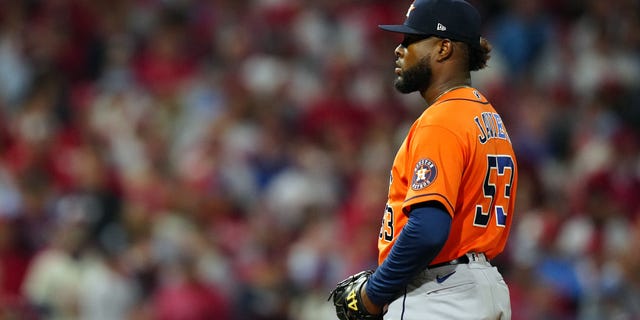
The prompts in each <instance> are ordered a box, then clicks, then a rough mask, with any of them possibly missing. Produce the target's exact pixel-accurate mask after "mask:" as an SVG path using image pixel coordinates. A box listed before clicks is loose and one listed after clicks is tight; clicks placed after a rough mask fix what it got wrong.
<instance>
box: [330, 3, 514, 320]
mask: <svg viewBox="0 0 640 320" xmlns="http://www.w3.org/2000/svg"><path fill="white" fill-rule="evenodd" d="M379 27H380V28H381V29H383V30H386V31H391V32H397V33H401V34H403V35H404V38H403V41H402V43H401V44H400V45H398V47H396V49H395V56H396V68H395V73H396V75H397V78H396V79H395V87H396V89H397V90H398V91H399V92H401V93H411V92H414V91H418V92H419V93H420V94H421V95H422V97H423V98H424V100H425V102H426V108H425V111H424V112H423V113H422V115H421V116H420V117H419V118H418V119H417V120H416V121H415V122H414V123H413V125H412V126H411V129H410V130H409V133H408V134H407V137H406V138H405V140H404V142H403V143H402V145H401V146H400V149H399V150H398V152H397V154H396V157H395V160H394V162H393V167H392V169H391V178H390V186H389V195H388V200H387V205H386V208H385V210H384V214H383V219H382V226H381V229H380V234H379V239H378V249H379V259H378V260H379V261H378V262H379V266H378V268H377V269H376V270H375V272H373V271H370V272H362V273H360V274H357V275H354V276H352V277H350V278H349V279H346V280H345V281H343V282H341V283H340V284H338V287H337V288H336V289H335V290H334V291H333V292H332V297H333V302H334V304H335V306H336V311H337V314H338V317H339V318H340V319H343V320H344V319H385V320H409V319H510V317H511V307H510V300H509V289H508V287H507V284H506V283H505V281H504V280H503V278H502V276H501V274H500V273H499V272H498V270H497V269H496V268H495V267H493V266H492V265H491V264H490V260H491V259H492V258H494V257H495V256H497V255H498V254H500V253H501V252H502V250H503V249H504V247H505V243H506V241H507V237H508V235H509V230H510V228H511V223H512V220H513V215H514V204H515V197H516V188H517V181H518V178H517V177H518V175H517V173H518V171H517V165H516V157H515V154H514V152H513V148H512V145H511V140H510V139H509V135H508V133H507V127H506V125H505V123H504V122H503V121H502V118H501V117H500V115H499V114H498V112H496V110H495V109H494V108H493V107H492V106H491V104H490V103H489V102H488V101H487V99H486V98H485V97H484V96H483V95H482V94H481V93H480V92H479V91H478V90H476V89H475V88H473V87H472V86H471V77H470V72H471V71H476V70H480V69H482V68H484V67H485V66H486V63H487V61H488V59H489V52H490V51H491V46H490V45H489V43H488V41H487V40H486V39H484V38H482V37H481V36H480V34H479V31H480V16H479V13H478V12H477V11H476V9H475V8H474V7H473V6H471V5H470V4H469V3H467V2H465V1H462V0H415V1H414V2H413V3H412V4H411V5H410V6H409V8H408V10H407V14H406V20H405V22H404V24H402V25H381V26H379ZM330 297H331V296H330Z"/></svg>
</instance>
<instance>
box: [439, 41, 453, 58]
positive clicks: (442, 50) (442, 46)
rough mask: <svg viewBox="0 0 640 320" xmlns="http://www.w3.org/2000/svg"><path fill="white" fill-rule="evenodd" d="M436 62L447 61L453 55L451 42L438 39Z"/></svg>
mask: <svg viewBox="0 0 640 320" xmlns="http://www.w3.org/2000/svg"><path fill="white" fill-rule="evenodd" d="M437 49H438V62H442V61H444V60H447V59H449V58H450V57H451V55H453V41H451V40H449V39H440V41H439V42H438V48H437Z"/></svg>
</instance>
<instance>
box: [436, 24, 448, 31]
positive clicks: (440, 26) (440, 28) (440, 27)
mask: <svg viewBox="0 0 640 320" xmlns="http://www.w3.org/2000/svg"><path fill="white" fill-rule="evenodd" d="M436 30H438V31H447V27H445V26H443V25H442V23H440V22H438V25H437V26H436Z"/></svg>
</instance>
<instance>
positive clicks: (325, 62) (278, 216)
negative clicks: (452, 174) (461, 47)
mask: <svg viewBox="0 0 640 320" xmlns="http://www.w3.org/2000/svg"><path fill="white" fill-rule="evenodd" d="M472 3H474V5H476V6H477V8H478V9H479V11H480V12H481V14H482V16H483V20H484V30H483V34H484V36H485V37H486V38H488V39H489V41H490V42H491V43H492V44H493V51H492V58H491V60H490V62H489V67H488V68H487V69H485V70H483V71H480V72H478V73H474V74H473V83H474V85H475V86H476V87H477V88H479V89H480V90H481V91H482V92H483V93H484V94H485V95H486V96H487V97H489V99H490V100H491V101H492V102H493V104H494V106H495V107H496V109H497V110H498V111H499V112H500V113H501V114H502V115H503V119H504V120H505V123H506V125H507V128H508V130H509V133H510V136H511V139H512V141H513V143H514V146H515V149H516V153H517V156H518V162H519V165H520V188H519V190H518V203H517V210H516V212H515V213H513V214H514V226H513V229H512V233H511V236H510V241H509V244H508V247H507V249H506V251H505V252H504V253H503V254H502V255H501V256H499V257H498V258H497V259H495V260H494V261H493V263H494V264H495V265H496V266H497V267H498V268H499V269H500V270H501V271H502V272H503V274H504V275H505V278H506V279H507V282H508V283H509V285H510V288H511V298H512V308H513V319H514V320H529V319H551V320H554V319H587V320H591V319H594V320H595V319H622V320H626V319H640V254H638V253H640V139H639V138H640V1H638V0H608V1H600V0H587V1H576V0H561V1H553V0H545V1H536V0H521V1H517V0H492V1H472ZM408 5H409V2H408V1H385V0H368V1H367V0H322V1H319V0H243V1H237V0H210V1H207V0H164V1H162V0H111V1H93V0H22V1H8V0H3V1H0V319H105V320H113V319H166V320H172V319H223V320H224V319H230V320H243V319H255V320H315V319H335V316H334V315H333V310H332V307H331V305H330V304H329V303H328V302H327V301H326V299H327V296H328V293H329V291H330V290H331V289H332V288H333V287H334V285H335V283H336V282H337V281H339V280H341V279H343V278H344V277H346V276H348V275H350V274H352V273H355V272H358V271H360V270H362V269H368V268H373V267H375V264H376V254H377V252H376V250H377V249H376V241H377V237H378V232H379V228H380V221H381V220H380V219H381V217H382V212H383V209H384V204H385V201H386V192H387V188H388V172H389V169H390V165H391V162H392V159H393V156H394V154H395V151H396V149H397V147H398V146H399V144H400V142H401V141H400V139H401V138H402V137H404V135H405V133H406V132H407V130H408V126H409V125H410V124H411V123H412V121H413V120H414V119H415V118H416V117H417V116H418V115H419V114H420V113H421V112H422V110H423V109H424V107H425V105H424V102H423V101H422V100H421V98H420V97H419V95H417V94H412V95H406V96H403V95H400V94H399V93H396V92H395V90H394V89H393V85H392V80H393V78H394V74H393V68H394V54H393V50H394V48H395V46H396V45H397V44H398V42H399V41H400V38H399V37H398V36H397V35H393V34H388V33H384V32H382V31H380V30H378V29H377V25H378V24H384V23H398V22H401V21H402V20H403V19H404V14H405V12H406V9H407V7H408Z"/></svg>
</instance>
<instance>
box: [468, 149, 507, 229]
mask: <svg viewBox="0 0 640 320" xmlns="http://www.w3.org/2000/svg"><path fill="white" fill-rule="evenodd" d="M514 174H515V164H514V162H513V158H511V156H510V155H488V156H487V173H486V175H485V178H484V184H483V187H482V190H483V193H484V198H485V200H484V201H483V202H482V203H481V204H478V205H476V214H475V218H474V220H473V225H474V226H478V227H486V226H487V225H488V224H489V220H491V214H492V213H495V216H496V225H497V226H498V227H504V226H505V225H506V222H507V211H506V208H507V207H508V206H509V198H510V197H511V184H512V183H513V176H514Z"/></svg>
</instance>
